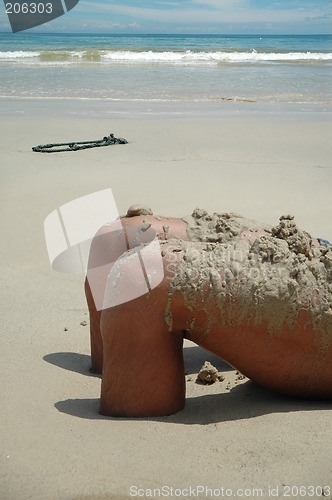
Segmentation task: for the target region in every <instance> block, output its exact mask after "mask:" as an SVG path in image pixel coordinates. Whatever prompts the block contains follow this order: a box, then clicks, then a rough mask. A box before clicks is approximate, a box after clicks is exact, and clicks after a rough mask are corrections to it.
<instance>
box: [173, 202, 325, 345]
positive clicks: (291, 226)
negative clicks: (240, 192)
mask: <svg viewBox="0 0 332 500" xmlns="http://www.w3.org/2000/svg"><path fill="white" fill-rule="evenodd" d="M184 220H185V221H186V223H187V224H188V227H187V232H188V235H189V238H190V240H191V241H190V242H186V241H183V240H180V239H173V240H168V245H169V247H168V249H167V252H168V261H169V263H168V264H167V272H168V276H169V277H170V285H169V300H168V304H167V307H166V312H165V321H166V323H167V324H168V326H169V328H170V329H172V323H173V319H172V301H173V296H174V294H175V293H176V292H180V293H181V294H182V296H183V298H184V300H185V304H186V306H187V307H188V308H189V309H190V310H192V311H193V316H192V321H191V322H190V324H189V323H188V330H189V332H190V330H191V329H193V328H194V326H195V317H194V316H195V314H194V313H195V311H197V309H198V308H202V307H203V308H204V310H205V312H206V314H207V319H208V326H207V330H206V334H208V333H209V330H210V329H211V327H212V326H213V324H214V323H216V322H219V324H221V325H222V324H225V325H226V324H227V325H230V324H231V325H233V326H235V327H236V326H238V327H241V326H250V325H259V324H262V323H263V324H266V326H267V332H268V333H269V334H271V335H278V334H280V333H281V332H282V331H283V330H284V328H285V327H286V328H287V327H288V328H289V331H291V329H292V327H293V326H294V325H295V324H296V322H297V321H298V317H299V314H300V312H301V311H307V312H308V315H309V318H310V320H311V321H310V322H311V323H312V326H313V329H314V331H315V332H316V333H317V340H318V341H319V343H320V348H321V349H323V350H326V349H327V348H328V347H329V345H330V344H331V342H332V247H328V248H326V247H322V246H319V244H318V243H317V240H314V239H313V238H312V237H311V236H310V234H309V233H307V232H306V231H302V230H300V229H299V228H298V227H297V225H296V224H295V222H294V217H293V216H291V215H284V216H281V217H280V220H279V224H278V225H277V226H275V227H271V226H262V225H261V224H258V223H257V222H255V221H251V220H248V219H245V218H244V217H241V216H240V215H237V214H233V213H224V214H213V215H209V214H208V213H207V212H206V211H204V210H201V209H196V210H195V211H194V212H193V214H192V215H191V216H189V217H186V218H185V219H184ZM174 254H175V255H176V256H177V257H174V259H173V260H176V259H178V258H179V255H181V265H173V263H172V255H174ZM202 304H203V306H202ZM216 304H217V306H218V308H219V310H220V315H219V317H218V318H216V317H215V316H216V315H215V314H213V313H210V312H209V311H213V310H214V307H215V305H216Z"/></svg>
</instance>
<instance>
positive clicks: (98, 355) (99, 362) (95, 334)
mask: <svg viewBox="0 0 332 500" xmlns="http://www.w3.org/2000/svg"><path fill="white" fill-rule="evenodd" d="M84 287H85V296H86V300H87V304H88V308H89V316H90V346H91V368H90V371H91V372H92V373H101V372H102V369H103V341H102V338H101V334H100V315H101V311H97V309H96V306H95V303H94V300H93V297H92V293H91V288H90V285H89V282H88V280H87V279H86V280H85V283H84Z"/></svg>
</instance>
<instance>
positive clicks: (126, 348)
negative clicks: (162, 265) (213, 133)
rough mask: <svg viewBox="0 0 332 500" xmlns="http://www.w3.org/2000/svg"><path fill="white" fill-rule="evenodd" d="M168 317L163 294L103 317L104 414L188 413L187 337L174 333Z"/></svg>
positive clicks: (136, 300)
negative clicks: (169, 329) (185, 358)
mask: <svg viewBox="0 0 332 500" xmlns="http://www.w3.org/2000/svg"><path fill="white" fill-rule="evenodd" d="M164 314H165V297H161V294H160V290H158V289H154V290H152V292H151V293H150V296H149V297H147V296H142V297H139V298H138V299H135V300H133V301H131V302H127V303H125V304H121V305H119V306H117V307H114V308H111V309H107V310H104V311H103V312H102V318H101V332H102V338H103V347H104V358H103V363H104V364H103V378H102V385H101V404H100V413H101V414H102V415H109V416H118V417H120V416H123V417H147V416H148V417H151V416H163V415H170V414H172V413H176V412H178V411H180V410H182V409H183V407H184V403H185V379H184V365H183V356H182V343H183V337H182V334H181V333H174V332H169V331H168V328H167V325H166V324H165V317H164Z"/></svg>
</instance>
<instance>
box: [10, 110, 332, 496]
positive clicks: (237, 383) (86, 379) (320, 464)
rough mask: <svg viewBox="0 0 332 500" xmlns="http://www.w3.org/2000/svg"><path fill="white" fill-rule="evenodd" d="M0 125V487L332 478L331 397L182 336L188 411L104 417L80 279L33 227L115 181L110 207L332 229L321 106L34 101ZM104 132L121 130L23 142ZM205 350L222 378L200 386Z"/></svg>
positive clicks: (66, 492) (81, 488) (330, 175)
mask: <svg viewBox="0 0 332 500" xmlns="http://www.w3.org/2000/svg"><path fill="white" fill-rule="evenodd" d="M0 130H1V146H0V148H1V153H0V154H1V167H0V168H1V188H0V189H1V227H2V238H1V250H0V252H1V274H2V283H3V286H2V289H1V304H2V307H1V324H2V340H1V344H2V346H1V354H0V355H1V361H2V362H1V365H0V370H1V381H2V405H1V410H0V413H1V423H2V425H1V430H0V443H1V447H0V448H1V454H0V471H1V472H0V493H1V495H0V496H1V498H2V499H30V498H31V499H34V500H35V499H60V500H62V499H78V498H79V499H92V498H93V499H104V498H114V499H121V498H131V497H135V496H140V497H141V498H144V495H145V496H146V497H150V498H151V496H153V495H152V494H151V493H152V491H151V490H153V489H157V490H156V491H155V492H154V493H155V495H154V496H155V497H158V488H159V491H160V493H162V492H164V493H169V494H168V496H169V497H170V496H171V495H170V493H171V488H173V496H174V497H175V495H176V493H175V492H176V491H177V496H178V497H179V494H178V493H179V491H180V490H182V496H183V497H184V496H185V493H186V492H189V491H188V490H189V488H190V487H191V488H192V490H191V492H192V493H196V494H197V493H200V497H201V498H217V497H218V496H217V495H215V494H214V493H218V491H220V492H221V490H222V488H224V489H225V490H226V488H228V489H229V491H230V490H232V494H233V495H234V497H235V498H237V497H240V494H238V493H237V489H239V488H241V489H248V490H249V489H251V491H252V496H249V495H247V497H249V498H268V497H269V491H270V492H271V489H272V488H274V489H275V488H278V494H279V496H280V495H282V494H285V493H286V492H287V489H285V488H287V485H290V486H294V485H295V486H301V485H303V486H306V487H308V486H313V487H314V488H316V487H328V486H330V487H331V486H332V485H331V475H332V469H331V450H330V446H329V436H331V429H330V418H331V413H330V410H331V404H330V403H326V402H310V401H301V400H296V399H291V398H285V397H282V396H279V395H277V394H274V393H272V392H269V391H267V390H264V389H262V388H260V387H258V386H257V385H254V384H253V383H252V382H250V381H248V380H247V379H243V378H242V377H241V375H240V374H238V373H236V371H235V370H233V369H232V368H230V367H229V366H227V365H225V364H224V363H223V362H222V361H220V360H218V359H217V358H215V357H214V356H213V355H211V354H209V353H206V352H204V351H202V350H201V349H200V348H198V347H196V346H195V345H193V344H190V343H187V344H186V347H185V350H184V351H185V353H184V355H185V361H186V369H187V376H186V378H187V401H186V407H185V409H184V410H183V411H182V412H180V413H178V414H176V415H172V416H170V417H166V418H153V419H113V418H107V417H102V416H100V415H99V414H98V405H99V393H100V379H99V378H98V377H95V376H92V375H91V374H90V372H89V365H90V359H89V331H88V328H89V326H88V324H86V322H88V313H87V306H86V303H85V298H84V292H83V276H81V275H69V274H60V273H56V272H55V271H53V270H52V269H51V267H50V264H49V261H48V256H47V252H46V247H45V242H44V234H43V223H44V219H45V217H46V216H47V215H48V214H49V213H50V212H52V211H53V210H54V209H56V208H57V207H59V206H60V205H62V204H64V203H66V202H68V201H71V200H74V199H75V198H78V197H80V196H83V195H86V194H90V193H92V192H94V191H98V190H101V189H105V188H108V187H110V188H111V189H112V191H113V195H114V198H115V200H116V203H117V207H118V209H119V213H120V214H124V213H126V211H127V209H128V207H129V206H130V205H132V204H134V203H142V204H145V205H148V206H151V207H152V208H153V212H154V214H162V215H169V216H175V217H183V216H185V215H188V214H190V213H191V212H192V210H193V209H194V208H195V207H197V206H198V207H204V209H206V210H207V211H208V212H211V213H213V212H214V211H216V212H227V211H230V212H237V213H240V214H242V215H244V216H245V217H248V218H250V219H257V220H258V221H261V222H262V223H266V224H271V225H276V224H277V223H278V218H279V216H280V215H281V214H284V213H287V214H293V215H294V216H295V219H296V223H297V224H298V225H299V227H301V228H304V229H306V230H307V231H309V232H310V233H311V234H312V235H314V236H318V237H322V238H325V239H328V240H330V241H332V226H331V215H332V199H331V187H332V167H331V157H332V154H331V145H330V142H331V141H330V136H331V121H330V117H329V115H328V114H322V113H320V114H315V113H308V114H307V113H293V114H287V113H285V114H283V113H279V114H277V115H273V114H261V113H257V114H255V113H242V114H241V113H238V112H234V114H231V113H230V114H228V115H227V117H226V118H225V119H223V118H220V119H217V118H216V117H212V118H211V117H204V119H199V118H198V117H191V118H185V119H175V118H174V119H170V118H168V119H162V120H161V119H155V118H153V119H152V118H150V119H148V120H139V119H136V120H134V119H121V120H118V119H117V118H116V117H114V116H113V117H110V119H105V118H102V119H96V118H94V119H91V118H84V119H77V118H74V117H70V116H66V118H65V119H64V118H63V117H62V118H61V117H52V118H50V117H48V116H47V113H46V114H45V113H44V116H40V117H38V116H24V115H23V116H21V117H6V118H4V117H2V118H1V121H0ZM110 132H113V133H114V134H115V135H116V136H120V137H125V138H126V139H127V140H128V142H129V143H128V144H127V145H121V146H120V145H119V146H111V147H108V148H100V149H92V150H87V151H81V152H73V153H57V154H52V155H46V154H39V153H33V152H32V151H31V147H32V146H35V145H38V144H43V143H49V142H62V141H67V140H75V139H76V140H89V139H98V138H102V137H103V136H104V135H107V134H109V133H110ZM205 361H210V362H211V363H212V364H213V365H214V366H215V367H216V368H217V370H218V371H219V372H221V373H222V374H223V376H224V380H222V381H217V382H216V383H214V384H211V385H203V384H197V383H196V377H197V373H198V372H199V370H200V369H201V367H202V365H203V364H204V362H205ZM198 486H201V487H202V488H203V490H202V489H201V490H197V487H198ZM163 487H164V490H162V488H163ZM167 488H168V489H167ZM254 489H257V491H256V492H254V491H253V490H254ZM213 490H216V491H215V492H214V493H213ZM260 490H261V491H262V494H260ZM274 491H275V490H274ZM317 491H318V490H317ZM308 492H309V493H310V491H309V490H308ZM325 493H326V496H327V498H331V495H332V491H331V490H330V493H328V490H327V489H326V490H325ZM160 496H161V494H160ZM164 496H165V495H164ZM197 496H198V495H196V497H197ZM270 496H271V495H270ZM317 496H319V495H317ZM192 497H194V495H193V494H192ZM219 497H221V493H220V495H219ZM180 498H181V496H180ZM308 498H309V494H308Z"/></svg>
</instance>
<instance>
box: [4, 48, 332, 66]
mask: <svg viewBox="0 0 332 500" xmlns="http://www.w3.org/2000/svg"><path fill="white" fill-rule="evenodd" d="M301 61H302V62H324V61H332V53H330V52H258V51H256V50H251V51H241V52H240V51H209V52H208V51H206V52H204V51H197V52H195V51H190V50H188V51H185V52H183V51H163V52H162V51H160V52H158V51H150V50H149V51H132V50H99V49H87V50H75V51H69V50H68V51H67V50H61V51H56V50H55V51H51V50H50V51H31V50H30V51H23V50H19V51H4V52H0V62H16V63H19V62H25V63H29V62H31V63H34V64H36V63H37V64H38V63H39V64H43V63H51V64H52V63H55V64H57V63H60V64H62V63H63V64H70V63H80V62H82V63H102V64H121V63H123V64H147V63H151V64H153V63H157V64H179V65H196V64H213V65H216V64H220V63H268V62H272V63H273V62H301Z"/></svg>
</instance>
